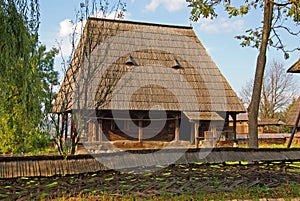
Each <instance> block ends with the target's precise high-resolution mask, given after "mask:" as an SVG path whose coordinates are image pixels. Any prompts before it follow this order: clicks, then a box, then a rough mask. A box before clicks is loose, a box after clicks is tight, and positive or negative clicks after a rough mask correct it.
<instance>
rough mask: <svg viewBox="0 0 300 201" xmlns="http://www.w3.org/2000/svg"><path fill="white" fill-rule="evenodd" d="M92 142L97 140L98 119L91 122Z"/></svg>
mask: <svg viewBox="0 0 300 201" xmlns="http://www.w3.org/2000/svg"><path fill="white" fill-rule="evenodd" d="M91 133H92V142H95V141H96V121H92V123H91Z"/></svg>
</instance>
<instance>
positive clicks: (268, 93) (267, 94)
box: [240, 60, 299, 118]
mask: <svg viewBox="0 0 300 201" xmlns="http://www.w3.org/2000/svg"><path fill="white" fill-rule="evenodd" d="M298 87H299V85H298V82H297V80H296V79H295V77H294V76H293V75H292V74H288V73H286V72H285V68H284V65H283V64H282V63H279V62H277V61H275V60H274V61H273V62H272V63H271V64H270V65H269V66H268V67H267V69H266V73H265V76H264V79H263V86H262V92H261V97H262V98H261V100H260V105H259V117H260V118H276V117H278V115H279V113H281V112H283V111H284V110H285V109H286V108H287V107H288V106H289V105H290V104H291V102H292V101H293V100H294V99H295V98H296V95H297V92H298ZM252 91H253V81H248V82H246V84H245V86H244V87H243V88H242V90H241V91H240V97H241V99H242V100H243V102H244V104H245V105H247V106H249V104H250V101H251V97H252Z"/></svg>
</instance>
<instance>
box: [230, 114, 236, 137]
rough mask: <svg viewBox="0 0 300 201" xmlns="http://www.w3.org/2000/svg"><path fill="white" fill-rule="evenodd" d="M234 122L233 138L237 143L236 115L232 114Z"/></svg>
mask: <svg viewBox="0 0 300 201" xmlns="http://www.w3.org/2000/svg"><path fill="white" fill-rule="evenodd" d="M231 117H232V120H233V138H234V140H235V141H236V113H232V114H231Z"/></svg>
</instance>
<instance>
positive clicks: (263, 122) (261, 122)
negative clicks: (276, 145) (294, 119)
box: [258, 118, 285, 126]
mask: <svg viewBox="0 0 300 201" xmlns="http://www.w3.org/2000/svg"><path fill="white" fill-rule="evenodd" d="M284 124H285V123H284V122H283V121H281V120H280V119H278V118H274V119H261V120H259V121H258V125H259V126H271V125H274V126H279V125H284Z"/></svg>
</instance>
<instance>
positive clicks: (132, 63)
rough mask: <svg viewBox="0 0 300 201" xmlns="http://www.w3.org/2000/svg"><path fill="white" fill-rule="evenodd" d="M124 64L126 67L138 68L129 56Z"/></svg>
mask: <svg viewBox="0 0 300 201" xmlns="http://www.w3.org/2000/svg"><path fill="white" fill-rule="evenodd" d="M125 64H126V65H127V66H138V64H137V63H136V61H135V60H134V58H133V56H131V55H130V56H129V58H127V60H126V62H125Z"/></svg>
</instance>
